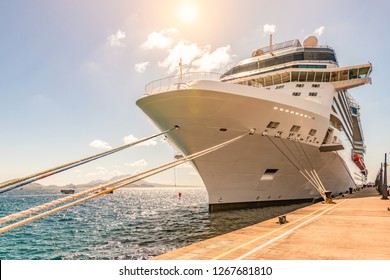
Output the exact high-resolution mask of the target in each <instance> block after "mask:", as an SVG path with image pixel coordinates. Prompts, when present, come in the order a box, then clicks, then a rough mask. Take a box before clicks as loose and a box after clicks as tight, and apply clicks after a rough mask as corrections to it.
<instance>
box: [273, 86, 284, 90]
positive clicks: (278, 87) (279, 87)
mask: <svg viewBox="0 0 390 280" xmlns="http://www.w3.org/2000/svg"><path fill="white" fill-rule="evenodd" d="M281 88H284V85H282V86H277V87H276V88H275V89H281Z"/></svg>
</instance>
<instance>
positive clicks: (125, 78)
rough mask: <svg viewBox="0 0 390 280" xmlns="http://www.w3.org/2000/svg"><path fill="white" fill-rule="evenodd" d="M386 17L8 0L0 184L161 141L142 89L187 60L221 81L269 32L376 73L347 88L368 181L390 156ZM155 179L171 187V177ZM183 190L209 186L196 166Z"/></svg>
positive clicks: (302, 7)
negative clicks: (315, 44)
mask: <svg viewBox="0 0 390 280" xmlns="http://www.w3.org/2000/svg"><path fill="white" fill-rule="evenodd" d="M188 7H190V8H188ZM388 10H389V4H387V2H386V1H384V0H383V1H376V0H373V1H349V0H348V1H340V0H337V1H336V0H330V1H325V2H324V1H316V0H312V1H309V0H308V1H302V0H301V1H299V0H298V1H280V0H276V1H260V0H243V1H233V0H223V1H222V0H213V1H209V0H207V1H206V0H200V1H195V0H193V1H190V0H188V1H184V0H181V1H179V0H166V1H151V0H143V1H102V0H101V1H99V0H94V1H92V0H84V1H75V0H68V1H65V0H57V1H49V0H47V1H39V0H32V1H17V0H16V1H8V0H3V1H1V2H0V36H1V38H2V39H1V44H0V61H1V63H0V98H1V99H0V155H1V156H0V181H5V180H8V179H12V178H14V177H19V176H24V175H28V174H31V173H34V172H37V171H40V170H43V169H46V168H50V167H52V166H55V165H59V164H62V163H65V162H68V161H72V160H76V159H79V158H80V157H84V156H89V155H91V154H94V153H97V152H101V151H103V150H104V148H105V147H108V146H111V147H116V146H119V145H122V144H123V143H124V141H126V140H127V141H129V139H130V140H131V139H136V138H142V137H146V136H149V135H151V134H154V133H156V132H157V130H156V128H155V127H154V126H153V125H152V124H151V123H150V121H149V120H148V119H147V117H146V116H145V115H143V113H142V112H141V111H140V109H138V107H137V106H136V105H135V101H136V100H137V99H138V98H139V97H141V96H142V94H143V92H144V87H145V85H146V84H147V83H149V82H150V81H152V80H156V79H160V78H163V77H165V76H168V75H172V74H176V73H177V71H178V68H177V67H176V65H177V64H178V61H177V58H178V57H180V56H183V57H184V59H187V61H185V63H186V64H187V65H188V66H187V71H188V70H202V71H203V70H204V71H207V70H209V71H214V72H221V73H222V72H224V71H225V70H226V69H227V67H229V66H232V65H233V64H234V63H235V62H238V61H239V60H240V59H244V58H246V57H248V56H250V54H251V53H252V51H253V50H254V49H256V48H258V47H262V46H264V45H267V44H268V37H267V35H266V34H265V32H264V26H265V25H267V24H268V25H271V26H273V27H274V28H275V32H274V36H273V39H274V42H275V43H278V42H282V41H285V40H290V39H300V40H301V41H302V40H303V39H304V38H305V37H306V36H308V35H314V34H315V33H317V35H318V38H319V42H320V44H328V45H330V46H332V47H333V48H334V49H335V50H336V53H337V57H338V60H339V64H340V66H347V65H354V64H361V63H367V62H371V63H372V64H373V67H374V72H373V74H372V79H373V84H372V85H370V86H364V87H360V88H356V89H352V90H350V93H351V94H352V95H353V96H354V97H355V99H356V100H357V101H358V103H359V104H360V106H361V114H362V125H363V129H364V135H365V140H366V145H367V154H366V164H367V166H368V169H369V175H370V176H369V178H370V179H371V180H373V178H374V177H375V175H376V173H377V171H378V168H379V166H380V162H381V161H383V158H384V154H385V153H386V152H390V129H389V128H388V124H389V123H390V114H389V110H390V99H389V94H388V89H389V85H388V83H387V82H388V80H389V79H388V77H387V71H388V69H387V67H388V63H389V54H388V53H389V50H390V38H389V37H390V35H389V32H388V30H387V29H388V27H389V26H390V18H389V16H388V14H387V11H388ZM183 53H185V54H184V55H183ZM210 62H211V63H210ZM185 71H186V70H185ZM92 143H94V144H92ZM173 155H174V151H173V149H172V148H171V147H170V146H169V145H168V144H166V143H165V142H164V141H162V140H161V138H158V139H156V141H154V142H149V143H148V145H143V146H138V147H134V148H131V149H130V150H127V151H124V152H121V153H120V154H117V155H112V156H110V157H109V158H105V159H101V160H99V161H97V162H95V163H91V164H88V165H86V166H83V167H79V168H77V169H75V170H72V171H68V172H67V173H64V174H63V175H58V176H55V177H52V178H48V179H45V180H44V181H42V183H43V184H51V183H55V184H59V185H64V184H68V183H76V184H77V183H85V182H88V181H91V180H96V179H108V178H110V177H112V176H115V175H122V174H129V173H134V172H137V171H140V170H146V169H148V168H152V167H154V166H156V165H158V164H162V163H165V162H167V161H170V160H172V159H173ZM149 181H152V182H160V183H168V184H169V183H173V182H174V176H173V171H167V172H165V173H164V174H162V175H158V176H155V177H153V178H150V179H149ZM176 182H177V184H186V185H201V184H202V182H201V180H200V178H199V175H197V174H196V172H195V171H194V170H193V169H192V168H190V167H189V166H184V167H181V168H177V169H176Z"/></svg>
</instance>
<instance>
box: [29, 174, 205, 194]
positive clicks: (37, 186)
mask: <svg viewBox="0 0 390 280" xmlns="http://www.w3.org/2000/svg"><path fill="white" fill-rule="evenodd" d="M127 176H129V175H121V176H115V177H112V178H111V179H108V180H101V179H99V180H92V181H90V182H88V183H85V184H79V185H75V184H67V185H63V186H58V185H41V184H39V183H32V184H28V185H26V186H25V187H26V188H31V189H43V188H45V189H65V190H66V189H78V188H84V189H87V188H93V187H97V186H100V185H104V184H107V183H109V182H113V181H117V180H120V179H122V178H125V177H127ZM134 187H135V188H172V187H175V186H173V185H169V184H158V183H150V182H147V181H144V180H140V181H137V182H135V183H133V184H128V185H126V186H124V187H122V188H134ZM176 187H180V188H187V187H199V186H176Z"/></svg>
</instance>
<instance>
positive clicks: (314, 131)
mask: <svg viewBox="0 0 390 280" xmlns="http://www.w3.org/2000/svg"><path fill="white" fill-rule="evenodd" d="M316 133H317V130H316V129H310V131H309V135H310V136H314V135H316Z"/></svg>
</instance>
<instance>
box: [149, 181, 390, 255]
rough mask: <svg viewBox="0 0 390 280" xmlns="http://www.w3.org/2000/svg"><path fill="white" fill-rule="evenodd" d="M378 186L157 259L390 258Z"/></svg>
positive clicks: (386, 214)
mask: <svg viewBox="0 0 390 280" xmlns="http://www.w3.org/2000/svg"><path fill="white" fill-rule="evenodd" d="M381 197H382V196H380V195H378V192H377V191H376V190H375V189H374V188H368V189H363V190H362V191H360V192H356V193H353V194H347V195H345V196H344V197H340V198H336V199H334V202H335V204H324V203H323V202H320V203H316V204H312V205H309V206H307V207H304V208H300V209H298V210H295V211H293V212H291V213H287V214H286V220H287V223H285V224H281V223H279V219H278V217H276V218H273V219H270V220H267V221H264V222H261V223H258V224H255V225H252V226H249V227H246V228H243V229H239V230H236V231H233V232H231V233H228V234H224V235H220V236H217V237H214V238H211V239H208V240H205V241H201V242H198V243H195V244H192V245H189V246H187V247H184V248H181V249H178V250H176V251H173V252H169V253H166V254H164V255H160V256H157V257H155V258H154V259H156V260H236V259H245V260H263V259H264V260H390V239H389V236H390V222H389V221H390V211H389V210H388V207H390V201H389V200H382V199H381Z"/></svg>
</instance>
